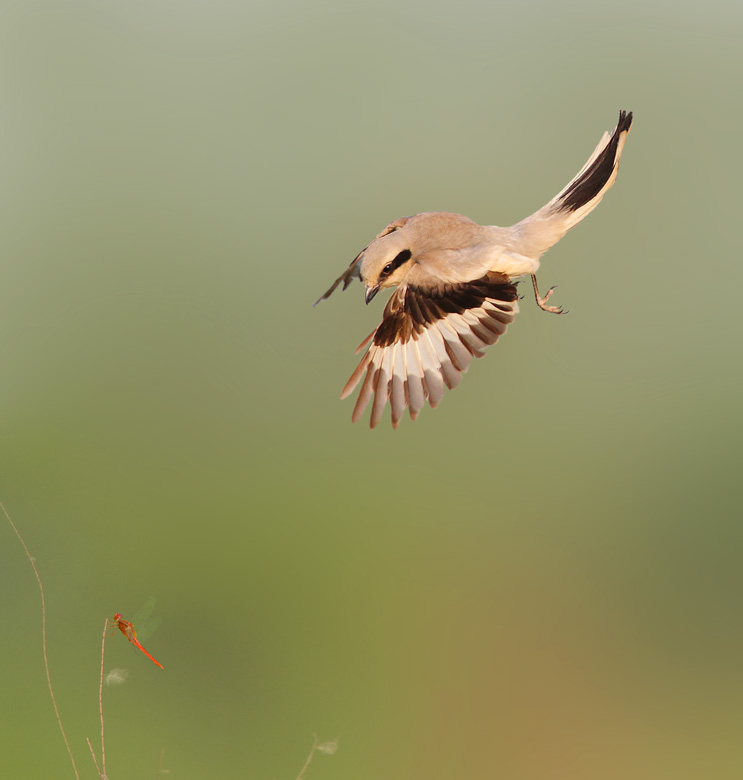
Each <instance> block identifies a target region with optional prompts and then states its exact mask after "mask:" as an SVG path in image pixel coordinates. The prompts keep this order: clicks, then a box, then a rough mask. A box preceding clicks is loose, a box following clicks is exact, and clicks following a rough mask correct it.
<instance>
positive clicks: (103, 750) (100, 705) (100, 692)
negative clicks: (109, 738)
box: [98, 618, 108, 777]
mask: <svg viewBox="0 0 743 780" xmlns="http://www.w3.org/2000/svg"><path fill="white" fill-rule="evenodd" d="M107 631H108V618H106V622H105V623H104V624H103V640H102V642H101V684H100V687H99V688H98V709H99V710H100V713H101V765H102V766H103V777H106V739H105V727H104V723H103V658H104V656H105V654H106V633H107Z"/></svg>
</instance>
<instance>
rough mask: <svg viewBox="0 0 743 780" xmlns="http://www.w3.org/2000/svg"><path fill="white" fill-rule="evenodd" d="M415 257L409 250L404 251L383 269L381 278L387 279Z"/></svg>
mask: <svg viewBox="0 0 743 780" xmlns="http://www.w3.org/2000/svg"><path fill="white" fill-rule="evenodd" d="M412 256H413V253H412V252H411V251H410V250H409V249H403V250H402V252H400V253H399V254H398V255H397V257H396V258H395V259H394V260H393V261H392V262H391V263H387V265H386V266H385V267H384V268H383V269H382V273H381V274H380V277H381V278H382V279H386V278H387V277H388V276H389V275H390V274H391V273H392V272H393V271H396V270H397V269H398V268H399V267H400V266H401V265H402V264H403V263H407V262H408V260H410V258H411V257H412Z"/></svg>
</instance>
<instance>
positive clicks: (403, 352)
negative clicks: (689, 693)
mask: <svg viewBox="0 0 743 780" xmlns="http://www.w3.org/2000/svg"><path fill="white" fill-rule="evenodd" d="M631 126H632V112H627V111H620V112H619V120H618V121H617V125H616V127H615V128H614V130H613V131H611V132H606V133H604V134H603V136H602V137H601V140H600V141H599V143H598V145H597V146H596V148H595V149H594V151H593V154H592V155H591V156H590V157H589V158H588V161H587V162H586V164H585V165H584V166H583V167H582V168H581V169H580V171H578V173H577V174H576V175H575V176H574V177H573V179H572V180H571V181H570V182H569V183H568V184H567V185H566V186H565V187H564V188H563V189H562V190H561V191H560V192H559V193H558V194H557V195H556V196H555V197H554V198H552V200H551V201H549V203H547V204H546V205H545V206H543V207H542V208H540V209H539V210H538V211H536V212H535V213H534V214H532V215H531V216H529V217H526V219H523V220H521V221H520V222H517V223H516V224H515V225H512V226H511V227H498V226H496V225H479V224H477V223H476V222H473V221H472V220H471V219H469V218H468V217H466V216H463V215H462V214H455V213H453V212H448V211H428V212H422V213H419V214H413V215H412V216H409V217H402V218H400V219H396V220H395V221H394V222H390V223H389V225H387V226H386V227H385V228H384V230H382V231H381V232H380V233H379V234H378V235H377V236H376V237H375V238H374V239H373V240H372V241H371V242H370V243H369V244H368V245H367V246H366V247H364V249H362V250H361V252H359V254H358V255H356V257H355V258H354V259H353V261H352V262H351V264H350V265H349V266H348V268H347V269H346V270H345V271H344V272H343V273H342V274H341V275H340V276H339V277H338V278H337V279H336V280H335V282H333V284H332V285H331V287H330V288H329V289H328V290H327V292H325V293H324V294H323V295H322V296H321V297H320V298H318V300H317V301H316V302H315V306H316V305H317V304H318V303H320V301H323V300H325V299H326V298H328V297H329V296H330V295H331V294H332V293H333V291H334V290H335V289H336V288H337V287H338V286H339V285H340V284H341V283H342V284H343V290H345V289H346V288H347V287H348V286H349V284H351V282H352V281H353V280H354V279H359V280H361V281H362V282H363V284H364V286H365V288H366V292H365V300H366V303H367V304H368V303H369V302H370V301H371V300H372V299H373V298H374V297H375V296H376V295H377V293H378V292H379V291H380V290H384V289H387V288H393V287H394V288H396V289H395V291H394V293H393V294H392V296H391V297H390V298H389V300H388V302H387V304H386V306H385V308H384V313H383V315H382V322H381V323H380V325H379V326H378V327H377V328H376V329H375V330H374V331H373V332H372V333H371V334H370V335H369V336H368V337H367V338H366V339H364V341H362V342H361V344H360V345H359V347H358V349H357V350H356V352H357V354H358V353H359V352H361V351H362V350H364V349H365V348H366V352H365V353H364V355H363V357H362V358H361V362H360V363H359V364H358V366H357V367H356V370H355V371H354V372H353V374H352V375H351V378H350V379H349V380H348V382H347V383H346V385H345V387H344V388H343V390H342V392H341V398H346V397H348V396H349V395H351V394H352V393H353V391H354V389H355V388H356V387H357V386H358V384H359V383H360V382H361V388H360V390H359V395H358V398H357V400H356V405H355V406H354V410H353V414H352V416H351V419H352V421H353V422H357V421H358V420H359V419H360V418H361V417H362V416H363V413H364V410H365V409H366V407H367V406H368V405H369V404H370V403H371V413H370V418H369V425H370V427H371V428H374V427H376V426H377V424H378V423H379V421H380V420H381V418H382V415H383V412H384V409H385V407H386V405H387V403H388V402H389V404H390V408H391V418H392V427H393V428H397V426H398V424H399V422H400V420H401V418H402V415H403V413H404V411H405V408H406V407H407V408H408V410H409V414H410V417H411V419H412V420H415V419H416V418H417V417H418V414H419V412H420V411H421V409H422V408H423V406H424V405H425V403H426V402H428V404H429V406H431V407H432V408H434V407H436V406H437V405H438V403H439V402H440V401H441V399H442V397H443V395H444V392H445V390H446V389H447V388H448V389H452V388H454V387H456V386H457V385H458V384H459V382H460V381H461V378H462V373H463V372H464V371H466V370H467V368H468V366H469V364H470V363H471V361H472V358H473V357H483V355H484V352H483V350H484V349H485V348H486V347H489V346H491V345H492V344H494V343H495V342H496V341H497V340H498V339H499V338H500V336H502V335H503V334H504V333H505V331H506V328H507V326H508V325H509V324H510V323H511V322H512V321H513V319H514V317H515V315H516V314H517V312H518V311H519V306H518V300H519V295H518V293H517V288H516V285H517V284H519V282H518V281H516V280H517V279H518V277H525V276H530V277H531V281H532V285H533V288H534V297H535V299H536V302H537V305H538V306H539V307H540V308H541V309H542V310H544V311H547V312H551V313H554V314H563V313H565V314H566V313H567V312H563V309H562V308H561V307H558V306H552V305H549V304H548V303H547V301H549V299H550V298H551V297H552V293H553V291H554V289H555V288H554V287H551V288H550V289H549V290H548V291H547V293H546V295H544V297H542V296H541V295H540V294H539V290H538V287H537V277H536V273H537V271H538V269H539V260H540V258H541V256H542V255H543V254H544V253H545V252H546V251H547V250H548V249H549V248H550V247H551V246H552V245H553V244H556V243H557V242H558V241H559V240H560V239H561V238H562V237H563V236H564V235H565V234H566V233H567V232H568V230H570V229H571V228H573V227H575V226H576V225H577V224H578V223H579V222H580V221H581V220H583V219H584V218H585V217H586V216H587V215H588V214H590V212H591V211H593V210H594V209H595V208H596V206H598V204H599V203H600V202H601V199H602V198H603V197H604V195H605V194H606V193H607V191H608V190H609V188H610V187H611V186H612V185H613V184H614V181H615V180H616V177H617V170H618V164H619V158H620V157H621V156H622V150H623V149H624V144H625V141H626V140H627V135H628V133H629V131H630V128H631Z"/></svg>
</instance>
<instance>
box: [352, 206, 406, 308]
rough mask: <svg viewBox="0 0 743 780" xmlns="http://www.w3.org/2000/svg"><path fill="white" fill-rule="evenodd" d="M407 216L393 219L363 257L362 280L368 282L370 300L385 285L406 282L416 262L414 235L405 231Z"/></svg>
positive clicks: (367, 296) (367, 293)
mask: <svg viewBox="0 0 743 780" xmlns="http://www.w3.org/2000/svg"><path fill="white" fill-rule="evenodd" d="M407 221H408V219H407V218H403V219H399V220H397V221H396V222H392V223H390V224H389V225H387V227H386V228H385V229H384V230H383V231H382V232H381V233H380V234H379V235H378V236H377V237H376V238H375V239H374V241H372V242H371V244H369V246H368V247H366V249H365V250H364V252H363V255H362V257H361V267H360V269H359V271H360V274H361V281H362V282H363V283H364V284H365V285H366V296H365V297H366V302H367V303H369V301H371V299H372V298H373V297H374V296H375V295H376V294H377V293H378V292H379V291H380V290H382V289H384V288H385V287H396V286H397V285H399V284H401V283H402V282H404V281H405V277H406V276H407V275H408V273H409V271H410V269H411V267H412V266H413V265H414V263H415V258H414V257H413V251H412V248H411V238H412V236H409V235H408V231H406V230H405V223H406V222H407Z"/></svg>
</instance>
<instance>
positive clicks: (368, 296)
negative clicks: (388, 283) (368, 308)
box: [364, 285, 379, 304]
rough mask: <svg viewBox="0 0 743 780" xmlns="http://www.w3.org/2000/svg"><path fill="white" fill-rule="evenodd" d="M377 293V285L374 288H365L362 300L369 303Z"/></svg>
mask: <svg viewBox="0 0 743 780" xmlns="http://www.w3.org/2000/svg"><path fill="white" fill-rule="evenodd" d="M378 292H379V285H377V286H376V287H367V288H366V295H365V296H364V300H365V301H366V302H367V304H368V303H369V301H370V300H371V299H372V298H373V297H374V296H375V295H376V294H377V293H378Z"/></svg>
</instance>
